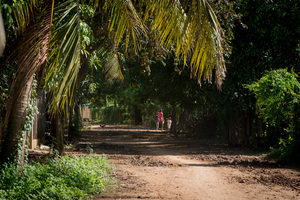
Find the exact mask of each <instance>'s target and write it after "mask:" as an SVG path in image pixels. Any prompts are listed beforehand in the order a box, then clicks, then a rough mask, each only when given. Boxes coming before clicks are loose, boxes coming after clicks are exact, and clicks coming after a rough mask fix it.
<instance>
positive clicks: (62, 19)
mask: <svg viewBox="0 0 300 200" xmlns="http://www.w3.org/2000/svg"><path fill="white" fill-rule="evenodd" d="M55 10H56V13H57V15H58V17H57V18H56V19H57V20H56V21H55V24H54V31H53V34H52V37H51V42H50V49H51V53H50V60H51V62H50V64H49V66H48V67H47V75H46V78H45V80H46V83H48V84H51V100H50V101H51V102H50V104H51V109H52V111H53V113H54V112H56V109H57V108H59V107H60V108H61V109H64V108H65V106H66V105H67V101H70V99H71V98H72V93H73V90H72V88H74V85H75V83H76V77H77V74H78V71H79V67H80V49H81V39H80V16H79V4H78V1H74V0H68V1H65V2H64V3H62V4H56V5H55ZM70 102H71V101H70Z"/></svg>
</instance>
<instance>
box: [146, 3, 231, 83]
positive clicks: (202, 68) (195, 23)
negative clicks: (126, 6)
mask: <svg viewBox="0 0 300 200" xmlns="http://www.w3.org/2000/svg"><path fill="white" fill-rule="evenodd" d="M144 3H145V4H147V9H146V11H145V15H144V17H145V18H144V20H151V27H152V30H153V31H155V32H157V37H158V39H159V41H160V44H161V45H163V46H167V47H169V48H172V49H173V50H174V52H175V54H176V55H177V56H178V57H179V58H181V59H182V60H183V65H184V66H185V65H186V64H189V65H190V68H191V77H194V78H197V79H198V82H199V83H200V82H201V80H206V81H211V80H212V76H211V74H212V73H213V71H214V70H215V81H216V84H217V86H218V87H220V86H221V84H222V80H223V78H224V77H225V71H226V69H225V61H224V57H223V46H222V30H221V28H220V25H219V23H218V21H217V18H216V16H215V14H214V12H213V10H212V8H211V7H210V5H209V4H208V2H207V1H206V0H192V1H185V0H182V1H179V0H174V1H160V0H151V1H146V0H144Z"/></svg>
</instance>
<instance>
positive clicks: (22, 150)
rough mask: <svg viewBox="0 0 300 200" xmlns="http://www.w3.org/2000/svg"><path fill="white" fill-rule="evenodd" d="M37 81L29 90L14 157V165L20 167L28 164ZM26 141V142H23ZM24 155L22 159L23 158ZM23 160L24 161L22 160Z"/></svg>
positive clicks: (36, 109)
mask: <svg viewBox="0 0 300 200" xmlns="http://www.w3.org/2000/svg"><path fill="white" fill-rule="evenodd" d="M36 88H37V81H36V80H35V77H34V80H33V83H32V89H31V97H30V101H29V104H28V106H27V108H26V117H25V120H24V122H23V124H22V131H21V134H20V139H19V142H18V148H17V156H16V163H19V164H20V165H21V167H22V165H23V164H24V163H26V162H28V149H29V144H30V140H29V138H30V133H31V131H32V127H33V124H34V117H35V116H36V114H37V113H38V108H37V105H36V98H37V91H36ZM24 140H26V141H24ZM23 155H24V157H23ZM23 158H24V160H22V159H23Z"/></svg>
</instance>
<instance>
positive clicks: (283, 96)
mask: <svg viewBox="0 0 300 200" xmlns="http://www.w3.org/2000/svg"><path fill="white" fill-rule="evenodd" d="M297 77H298V76H297V74H295V73H294V72H287V70H286V69H279V70H274V71H270V72H268V73H267V74H266V75H265V76H263V77H262V78H261V79H260V80H259V81H257V82H255V83H253V84H251V85H247V86H246V88H248V89H250V90H251V91H252V92H253V93H254V94H255V97H256V99H257V102H256V106H257V108H258V111H259V114H260V116H261V118H262V119H263V121H264V122H265V124H266V130H267V132H266V135H267V136H269V138H273V139H274V138H276V139H277V149H278V150H279V152H280V156H281V157H283V158H287V157H290V158H291V157H292V156H294V155H297V154H296V151H299V150H297V144H298V143H299V132H298V131H299V130H298V127H299V117H298V113H299V103H300V83H299V82H298V80H297ZM273 152H274V150H273ZM298 159H299V156H298Z"/></svg>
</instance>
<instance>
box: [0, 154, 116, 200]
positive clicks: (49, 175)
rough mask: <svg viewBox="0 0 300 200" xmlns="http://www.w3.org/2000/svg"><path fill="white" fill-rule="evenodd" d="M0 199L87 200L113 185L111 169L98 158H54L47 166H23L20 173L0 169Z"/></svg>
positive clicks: (5, 168)
mask: <svg viewBox="0 0 300 200" xmlns="http://www.w3.org/2000/svg"><path fill="white" fill-rule="evenodd" d="M2 167H3V168H2V169H1V173H0V199H20V200H22V199H70V200H71V199H88V198H91V196H92V195H93V194H97V193H100V192H101V191H103V190H104V188H105V185H107V184H110V183H112V179H111V178H110V177H109V172H111V171H112V170H113V166H112V165H111V164H110V163H109V162H108V161H107V159H106V158H104V157H101V156H92V155H89V156H81V157H69V156H64V157H62V158H55V159H53V160H49V162H48V163H47V164H40V163H35V164H32V165H30V164H25V166H24V168H23V171H22V173H20V171H19V170H18V168H17V167H16V166H14V165H12V164H5V165H4V166H2Z"/></svg>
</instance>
